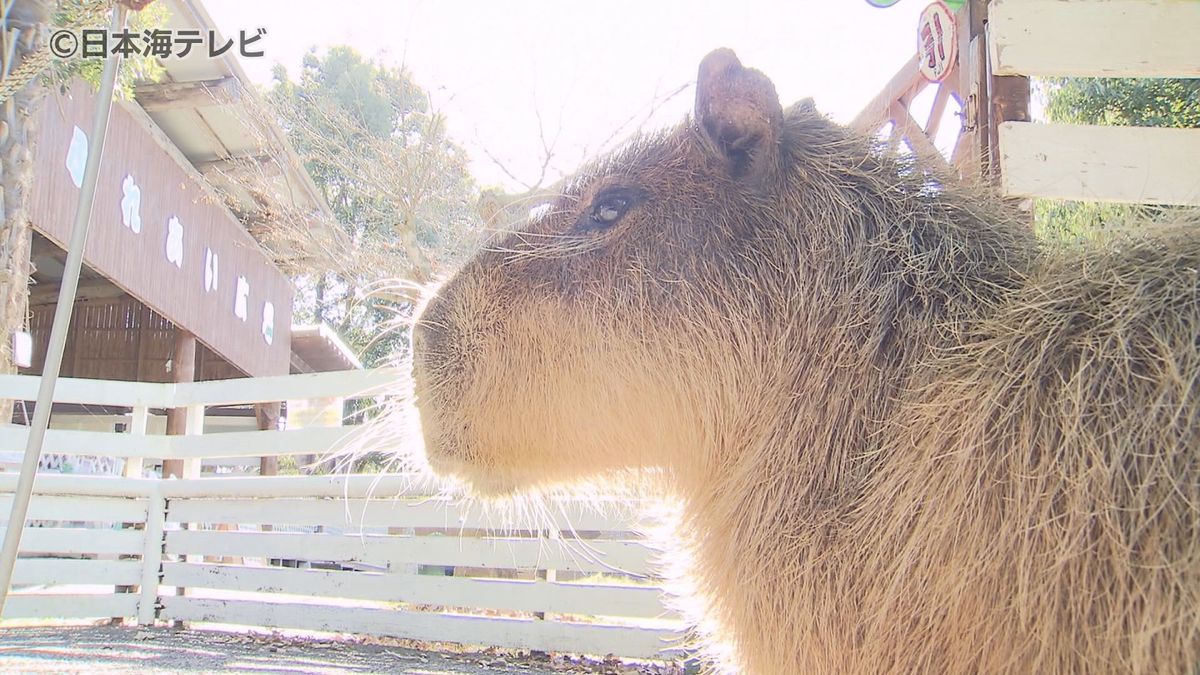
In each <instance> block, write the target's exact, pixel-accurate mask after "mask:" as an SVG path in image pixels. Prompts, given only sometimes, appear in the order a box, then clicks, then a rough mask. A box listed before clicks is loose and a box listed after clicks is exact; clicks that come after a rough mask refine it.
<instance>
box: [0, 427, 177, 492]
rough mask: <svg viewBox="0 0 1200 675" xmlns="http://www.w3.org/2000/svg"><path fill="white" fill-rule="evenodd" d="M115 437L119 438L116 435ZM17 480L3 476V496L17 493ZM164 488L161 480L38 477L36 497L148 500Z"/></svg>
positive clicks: (0, 475)
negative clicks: (15, 491)
mask: <svg viewBox="0 0 1200 675" xmlns="http://www.w3.org/2000/svg"><path fill="white" fill-rule="evenodd" d="M111 435H114V436H115V435H116V434H111ZM17 478H18V476H17V474H15V473H0V493H9V494H11V493H12V492H13V491H14V490H15V489H16V486H17ZM160 484H161V482H160V481H158V480H157V479H149V478H121V477H117V476H74V475H69V474H65V475H57V474H38V477H37V484H36V485H35V486H34V494H35V495H90V496H93V497H148V496H150V494H152V493H153V491H154V490H155V489H156V488H157V486H158V485H160ZM34 501H36V499H35V500H34Z"/></svg>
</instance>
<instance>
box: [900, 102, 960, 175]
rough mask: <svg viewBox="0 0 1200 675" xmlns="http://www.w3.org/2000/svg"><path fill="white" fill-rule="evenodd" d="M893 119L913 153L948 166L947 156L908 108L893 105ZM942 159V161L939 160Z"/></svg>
mask: <svg viewBox="0 0 1200 675" xmlns="http://www.w3.org/2000/svg"><path fill="white" fill-rule="evenodd" d="M892 120H894V121H895V123H896V129H897V130H898V131H899V132H900V135H901V136H902V137H903V138H904V140H906V141H908V147H909V148H911V149H912V151H913V154H915V155H916V156H918V157H923V158H925V159H926V160H928V161H932V162H938V163H939V165H940V166H943V167H948V166H949V165H948V164H947V163H946V158H945V157H943V156H942V153H941V152H940V151H939V150H938V149H937V147H936V146H935V145H934V144H933V142H932V141H930V140H929V137H928V136H926V135H925V132H924V131H923V130H922V129H921V125H920V124H917V121H916V120H914V119H913V118H912V115H911V114H909V112H908V110H907V109H905V108H904V107H902V106H901V105H900V104H899V103H897V104H895V105H893V106H892ZM939 160H940V162H939Z"/></svg>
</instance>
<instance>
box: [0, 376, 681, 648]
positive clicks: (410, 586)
mask: <svg viewBox="0 0 1200 675" xmlns="http://www.w3.org/2000/svg"><path fill="white" fill-rule="evenodd" d="M394 379H395V373H392V372H388V371H366V372H358V373H337V374H323V375H303V376H289V377H282V378H261V379H251V380H242V381H224V382H206V383H198V384H189V385H159V384H145V385H143V384H130V383H111V382H95V381H81V380H62V381H60V383H59V388H58V392H59V395H58V396H57V397H56V398H58V400H59V401H64V402H67V401H69V402H76V403H92V404H100V403H102V404H105V405H111V406H127V407H130V408H131V413H130V416H131V418H136V417H137V416H139V415H141V416H143V417H144V416H145V415H146V414H147V412H146V411H147V410H149V409H151V408H170V407H175V406H181V405H187V406H194V407H195V409H196V410H203V406H205V405H216V404H232V403H257V402H263V401H277V400H284V399H297V398H307V397H326V396H347V397H354V396H361V395H364V394H369V393H372V392H377V391H379V390H380V389H381V388H384V387H386V386H387V385H388V384H389V383H390V382H392V381H394ZM35 389H36V378H28V377H19V376H7V377H2V378H0V396H3V397H8V398H18V399H20V398H25V397H28V396H29V395H30V394H31V392H33V391H34V390H35ZM139 411H140V412H139ZM192 417H194V418H196V419H203V418H202V415H201V414H200V413H196V414H195V415H192ZM142 429H143V431H144V429H145V426H144V425H143V427H142ZM133 431H134V432H135V433H127V434H116V433H101V432H85V431H64V430H53V429H52V430H51V431H50V432H49V433H48V435H47V438H46V446H47V447H46V449H47V451H55V452H66V453H71V452H75V453H86V454H92V455H95V454H107V455H112V456H118V457H125V458H128V459H130V460H132V461H133V462H134V463H136V461H137V460H138V459H140V458H151V457H153V458H162V459H186V460H189V461H190V462H192V463H193V464H192V466H193V467H198V466H199V462H200V460H202V459H206V458H215V457H236V456H262V455H291V454H311V453H314V452H316V453H320V452H324V451H326V450H329V449H330V448H334V447H339V446H340V445H341V444H344V443H346V442H348V440H353V439H354V437H355V436H356V435H358V434H362V433H363V431H362V427H342V428H330V429H320V428H317V429H300V430H291V431H252V432H234V433H220V434H195V435H191V436H173V437H171V436H153V435H146V434H144V433H142V434H139V433H136V425H135V426H134V427H133ZM192 431H198V429H196V428H193V429H192ZM24 434H25V430H24V429H23V428H21V427H16V426H5V427H0V450H13V449H19V448H23V447H24V445H23V444H24ZM198 476H199V472H198V471H193V472H192V473H190V474H189V477H185V478H183V479H173V478H172V479H168V480H159V479H156V478H132V477H119V476H76V475H53V474H42V475H40V476H39V477H38V480H37V483H36V486H35V496H34V499H33V502H32V505H31V512H30V518H31V519H32V520H31V522H32V523H33V524H34V525H35V526H33V527H30V528H29V529H28V530H27V531H26V533H25V536H24V539H23V543H22V551H23V553H22V558H21V559H20V560H19V561H18V563H17V566H16V571H15V580H14V584H15V586H14V594H13V595H12V596H11V597H10V599H9V602H8V605H7V606H6V608H5V612H4V617H3V618H4V619H17V618H27V619H28V618H36V619H89V618H108V617H111V618H123V619H126V620H130V621H134V620H136V621H137V622H139V623H141V624H153V623H155V622H171V621H185V622H201V623H218V624H232V625H242V626H253V627H274V628H285V629H302V630H315V631H330V632H337V633H361V634H371V635H386V636H393V637H402V638H410V639H415V640H422V641H435V642H457V643H465V644H472V645H483V646H500V647H508V648H518V649H537V650H543V651H555V652H570V653H586V654H598V655H605V654H614V655H618V656H625V657H636V658H669V657H670V656H671V655H672V651H671V650H672V649H673V648H674V647H676V646H677V642H678V638H679V636H680V631H681V629H682V626H681V621H680V620H679V618H678V617H677V616H676V615H675V614H674V613H673V612H671V611H670V610H668V609H667V608H666V607H665V606H664V596H663V593H662V591H661V589H660V587H659V582H658V579H657V577H655V576H654V572H653V566H652V565H651V563H650V559H651V558H652V557H653V551H652V550H651V549H650V548H648V546H647V543H646V542H645V541H644V540H643V538H642V537H641V535H639V534H637V532H639V531H641V529H642V525H643V524H644V523H642V522H641V518H642V516H641V515H639V512H638V510H637V508H636V505H632V506H631V505H630V504H629V503H628V502H627V501H625V500H613V501H612V502H611V503H608V504H605V503H604V502H603V501H601V502H595V501H589V502H588V503H586V504H585V503H581V502H576V501H549V502H546V503H545V504H543V505H542V506H544V508H539V509H537V510H536V511H535V512H534V513H536V514H540V515H537V516H536V517H535V516H533V515H530V513H531V511H530V510H528V509H522V510H517V509H515V508H514V509H512V510H511V512H510V511H507V510H505V509H502V508H500V507H497V506H491V507H488V506H485V505H481V504H478V503H471V502H463V501H459V500H456V499H452V498H447V497H440V496H437V495H439V494H441V493H442V491H443V487H444V486H442V485H439V484H436V483H433V482H430V479H427V478H419V477H416V476H413V475H375V474H358V475H354V474H341V475H334V476H274V477H198ZM15 485H16V476H15V475H13V474H0V520H4V518H5V514H6V513H7V510H8V508H9V505H10V504H11V494H12V491H13V489H14V487H15Z"/></svg>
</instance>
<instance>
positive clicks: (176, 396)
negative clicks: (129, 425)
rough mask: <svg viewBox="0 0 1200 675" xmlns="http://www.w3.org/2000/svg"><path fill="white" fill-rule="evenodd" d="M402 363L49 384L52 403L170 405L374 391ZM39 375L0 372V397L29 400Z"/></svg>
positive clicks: (397, 375)
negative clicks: (179, 379)
mask: <svg viewBox="0 0 1200 675" xmlns="http://www.w3.org/2000/svg"><path fill="white" fill-rule="evenodd" d="M407 377H408V374H407V373H406V372H405V371H404V370H403V369H401V368H373V369H370V370H346V371H336V372H329V373H307V374H302V375H280V376H275V377H253V378H242V379H230V380H212V381H208V382H194V383H179V384H175V383H156V382H120V381H116V380H90V379H83V378H70V377H65V378H61V379H59V380H58V383H57V384H56V385H55V388H54V400H55V402H57V403H89V404H94V405H109V406H124V407H129V408H132V407H135V406H146V407H149V408H175V407H184V406H189V405H231V404H237V403H264V402H265V403H271V402H275V401H286V400H298V399H312V398H325V397H345V398H353V397H355V396H375V395H378V394H380V393H385V392H387V391H388V390H389V389H392V388H394V387H395V386H396V384H397V383H399V382H401V381H403V380H404V378H407ZM40 381H41V378H39V377H37V376H36V375H0V398H11V399H15V400H23V401H33V400H36V399H37V390H38V385H39V383H40Z"/></svg>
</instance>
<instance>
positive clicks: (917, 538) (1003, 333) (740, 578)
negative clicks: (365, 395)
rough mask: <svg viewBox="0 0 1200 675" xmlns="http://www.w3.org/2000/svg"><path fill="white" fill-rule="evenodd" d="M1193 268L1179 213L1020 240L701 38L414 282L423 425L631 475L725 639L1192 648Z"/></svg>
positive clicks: (502, 449) (807, 664)
mask: <svg viewBox="0 0 1200 675" xmlns="http://www.w3.org/2000/svg"><path fill="white" fill-rule="evenodd" d="M1198 270H1200V228H1197V227H1196V226H1195V225H1192V226H1190V227H1189V226H1180V227H1177V228H1172V229H1161V228H1160V229H1156V230H1154V231H1146V232H1139V233H1134V234H1130V235H1113V236H1111V237H1107V238H1106V239H1104V240H1102V241H1096V242H1092V243H1087V244H1080V245H1077V246H1064V247H1061V248H1053V249H1051V248H1048V247H1047V246H1045V245H1042V244H1039V242H1038V241H1036V240H1035V238H1034V237H1033V236H1032V234H1031V233H1030V232H1029V229H1028V227H1027V225H1026V224H1024V223H1021V222H1017V221H1016V220H1013V219H1011V218H1010V217H1009V216H1008V215H1007V214H1006V212H1005V210H1004V209H1002V208H1000V207H997V206H995V205H993V204H992V203H991V201H990V199H989V198H987V197H985V196H983V195H982V194H980V193H979V192H977V191H975V190H973V189H971V188H968V187H964V186H962V185H960V184H958V183H957V182H956V181H953V180H950V179H948V178H945V177H943V176H940V175H938V174H937V173H936V172H933V171H931V170H929V169H927V168H926V167H924V166H922V164H921V163H920V162H914V161H911V160H906V159H902V158H889V157H886V156H884V155H882V154H880V153H879V152H878V151H877V149H876V147H875V146H874V144H873V143H872V142H871V141H870V140H868V139H864V138H860V137H858V136H856V135H854V134H852V133H851V132H849V131H847V130H845V129H843V128H841V127H839V126H837V125H835V124H833V123H831V122H829V121H828V120H826V119H825V118H823V117H822V116H821V115H819V114H818V113H817V112H815V111H814V110H813V109H812V106H811V105H810V104H807V103H804V104H799V105H796V106H793V107H792V108H790V109H788V110H787V111H784V110H783V109H782V108H781V106H780V104H779V101H778V98H777V97H776V94H775V90H774V87H773V86H772V85H771V83H770V81H769V80H767V79H766V78H765V77H764V76H763V75H762V74H760V73H758V72H756V71H753V70H749V69H746V68H744V67H742V65H741V64H740V63H739V62H738V60H737V58H736V57H735V56H734V55H733V54H732V52H729V51H727V50H720V51H717V52H714V53H713V54H711V55H709V56H708V57H707V58H706V59H705V60H704V62H703V63H702V64H701V68H700V76H699V79H698V83H697V99H696V109H695V116H694V118H692V119H689V120H688V121H687V122H685V123H684V124H683V125H681V126H679V127H678V128H676V129H674V130H671V131H669V132H665V133H662V134H659V135H655V136H651V137H643V138H640V139H636V140H634V141H633V142H631V143H630V145H629V146H628V147H627V148H625V149H623V150H621V151H619V152H617V153H616V154H614V155H613V156H611V157H608V158H605V159H602V160H600V161H598V162H596V163H594V164H593V165H591V166H589V167H587V168H586V169H585V170H584V171H583V172H581V174H580V175H579V176H577V177H575V178H574V179H572V180H571V181H570V182H568V183H567V184H565V185H564V186H563V188H562V190H561V193H560V194H559V195H558V196H557V197H556V198H555V199H554V200H553V202H552V204H551V205H550V208H549V209H544V210H540V211H539V215H538V217H536V218H534V219H532V220H531V221H530V222H529V223H527V224H526V225H525V226H524V227H523V228H522V229H521V230H520V231H517V232H514V233H511V234H509V235H506V236H504V237H502V238H500V239H498V240H496V241H495V242H494V243H493V245H492V246H490V247H489V248H488V249H487V250H485V251H484V252H482V253H480V254H479V255H478V256H476V257H475V258H474V259H473V260H471V261H470V262H469V263H468V264H467V265H466V266H465V267H464V268H463V269H462V270H461V271H460V272H459V273H458V274H457V275H456V276H455V277H454V278H452V279H451V280H450V281H449V282H448V283H446V284H445V285H444V286H443V287H442V288H441V289H440V290H439V291H438V293H437V294H436V296H435V297H433V298H432V299H431V300H430V302H429V304H428V306H427V308H426V309H425V311H424V313H423V314H422V315H421V317H420V318H419V321H418V323H417V325H416V330H415V334H414V337H415V340H414V362H415V363H414V374H415V382H416V395H417V405H418V408H419V410H420V413H421V426H422V431H423V434H424V436H425V441H426V455H427V457H428V460H429V463H430V464H431V466H432V467H433V468H434V469H435V470H437V471H439V472H442V473H445V474H450V475H455V476H458V477H460V478H463V479H465V480H466V481H468V482H469V483H470V484H471V485H472V486H473V487H474V488H475V490H476V491H478V492H479V493H481V494H486V495H491V496H493V497H495V498H503V497H504V496H505V495H508V494H511V493H514V492H518V491H533V492H536V491H538V490H541V489H543V488H548V487H552V486H556V485H561V484H566V483H572V482H578V481H582V480H585V479H591V480H592V481H593V482H594V483H595V484H603V481H604V480H608V479H612V478H621V477H625V476H630V475H633V476H636V477H638V478H639V479H649V480H651V481H655V482H657V484H658V485H660V486H661V488H662V490H663V491H664V492H665V493H668V494H670V495H671V496H673V497H674V498H675V499H677V500H678V502H679V503H680V504H681V505H682V508H681V513H682V515H681V517H680V521H679V523H678V524H677V527H676V530H675V533H674V535H673V538H672V541H671V546H672V547H673V548H671V549H670V550H669V551H668V555H667V559H668V560H686V561H689V564H688V566H687V567H686V569H684V570H681V571H678V572H679V575H678V578H679V581H680V582H682V583H681V586H680V587H681V588H683V589H686V593H687V594H688V596H689V597H690V598H691V599H692V600H695V601H697V602H696V603H693V604H694V605H696V606H698V607H699V608H700V611H699V612H698V614H697V615H696V616H695V619H696V623H697V625H698V626H699V627H700V628H701V630H702V631H704V632H705V635H706V638H707V640H708V644H709V645H710V646H712V650H711V652H712V654H713V656H714V659H715V663H716V665H717V667H719V668H722V669H726V670H730V671H741V672H748V673H788V674H791V673H808V672H813V673H821V672H824V673H852V672H860V673H878V672H895V673H912V672H937V673H980V672H1018V673H1026V672H1048V673H1050V672H1059V673H1081V672H1141V673H1158V672H1191V671H1194V670H1195V668H1196V667H1197V665H1198V664H1200V532H1198V531H1197V528H1198V521H1200V466H1198V464H1200V277H1198ZM597 479H599V480H597Z"/></svg>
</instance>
